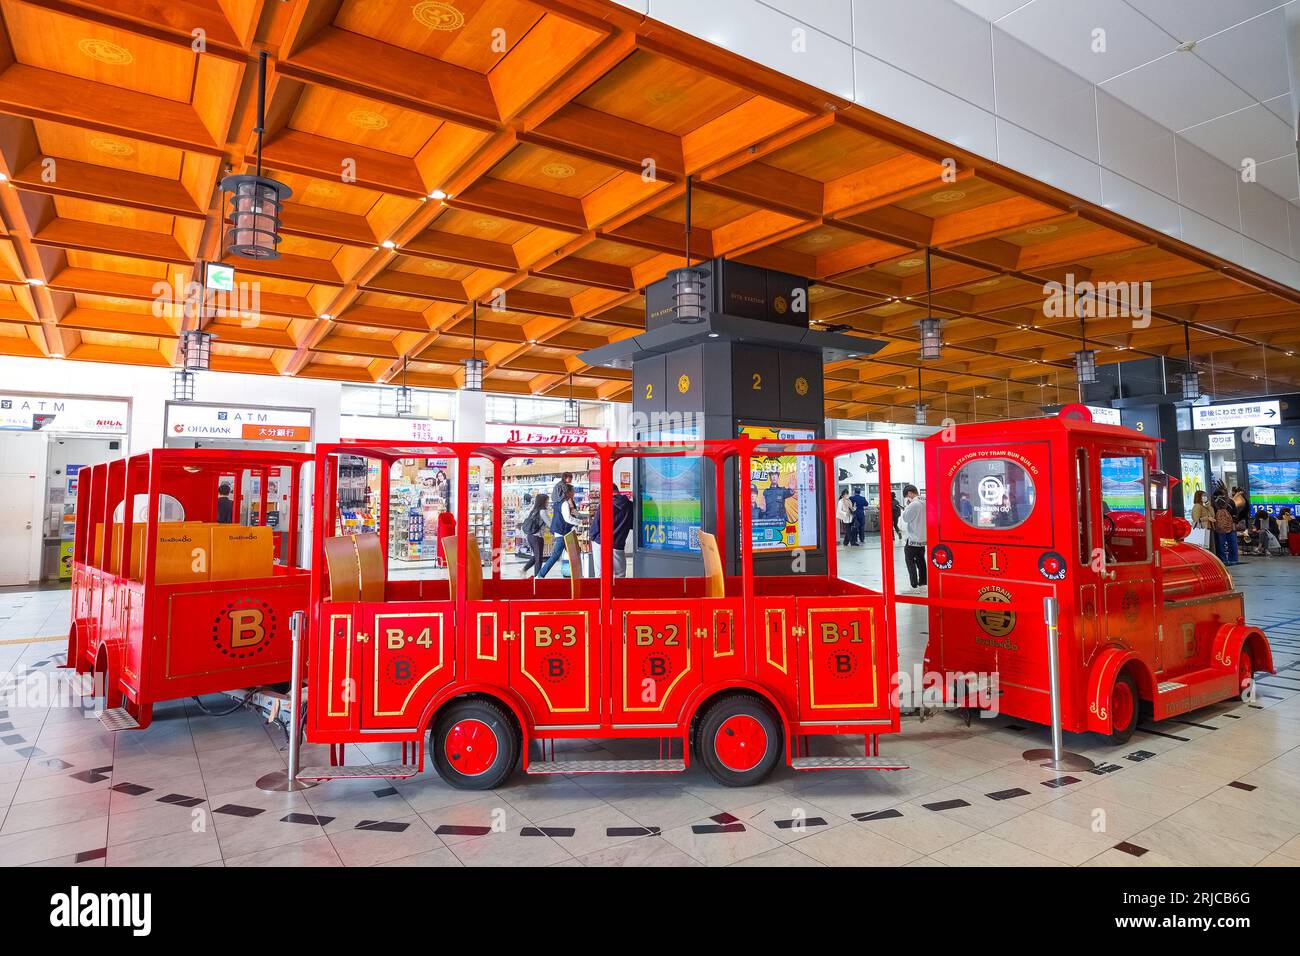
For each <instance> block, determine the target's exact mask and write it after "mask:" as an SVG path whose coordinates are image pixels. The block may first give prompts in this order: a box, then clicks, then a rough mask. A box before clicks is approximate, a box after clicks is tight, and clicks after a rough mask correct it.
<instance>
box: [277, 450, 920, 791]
mask: <svg viewBox="0 0 1300 956" xmlns="http://www.w3.org/2000/svg"><path fill="white" fill-rule="evenodd" d="M863 450H872V451H874V452H876V454H877V457H878V459H879V460H880V462H881V469H882V475H881V480H882V481H884V482H887V481H888V473H887V462H888V458H889V456H888V452H887V450H886V445H885V443H884V442H882V441H854V442H845V441H834V442H828V441H800V442H796V443H787V442H773V441H759V440H755V439H748V438H740V439H736V440H734V441H701V442H698V443H695V444H691V445H688V446H683V445H655V444H635V445H618V444H592V445H585V446H577V447H575V446H570V445H563V446H524V445H510V446H492V445H481V444H473V443H451V444H445V445H411V444H385V443H377V444H369V443H367V444H348V445H342V446H340V445H327V446H323V447H321V448H319V449H318V450H317V472H316V500H317V501H318V502H323V503H324V504H325V507H323V508H320V509H318V513H317V516H316V523H315V534H314V536H313V541H315V543H316V544H315V549H316V553H315V555H314V560H313V562H312V567H313V575H312V603H311V623H310V642H309V651H308V653H309V656H310V659H311V661H312V666H311V668H310V672H309V676H308V707H307V710H308V716H307V719H308V724H307V737H308V740H310V741H312V742H315V743H328V744H331V745H334V746H332V748H331V751H332V756H333V758H334V760H333V765H332V766H330V767H321V768H314V769H308V770H304V771H303V774H302V776H303V777H317V778H329V777H342V776H395V777H396V776H411V775H413V774H415V773H416V772H418V771H419V770H420V769H421V767H422V765H423V760H424V740H425V737H426V735H427V736H428V738H429V748H430V752H431V755H432V760H433V764H434V766H435V767H436V769H437V771H438V773H439V774H440V775H441V776H442V777H443V778H444V779H445V780H446V781H447V782H448V783H450V784H452V785H453V786H456V787H461V788H467V789H489V788H491V787H495V786H497V785H498V784H500V783H501V782H502V781H504V780H505V779H506V777H507V776H508V775H509V774H510V773H511V772H512V771H513V770H514V767H515V766H516V764H517V763H518V762H519V759H520V757H521V755H522V761H523V769H524V771H525V772H526V773H530V774H555V773H564V774H567V773H590V772H646V773H670V772H674V771H682V770H685V769H686V767H687V766H688V765H689V763H690V760H691V759H692V755H693V754H694V755H696V756H698V758H699V759H700V760H701V762H702V763H703V764H704V765H705V766H706V767H707V768H708V770H709V771H710V773H711V774H712V775H713V776H714V777H716V778H717V779H718V780H720V781H722V782H723V783H725V784H730V785H736V786H741V785H747V784H752V783H756V782H758V781H759V780H761V779H763V777H765V776H766V775H767V774H768V773H769V772H770V771H771V770H772V768H773V766H774V765H775V764H776V762H777V761H778V760H779V759H782V757H784V759H785V760H786V762H787V763H788V764H789V765H790V766H792V767H794V768H795V769H799V770H813V769H823V768H835V767H845V768H847V767H858V768H873V769H900V768H902V767H903V766H904V764H902V763H900V762H898V761H896V760H891V759H888V758H883V757H880V756H879V753H878V745H877V741H878V737H879V735H881V734H888V733H894V732H897V731H898V729H899V713H898V707H897V704H896V701H895V700H894V699H893V697H892V695H891V680H892V677H893V674H894V671H895V669H896V665H895V660H896V652H895V633H894V616H893V605H892V601H891V600H890V595H891V587H890V585H889V583H888V582H890V581H892V571H891V567H892V555H891V553H890V551H889V550H885V551H884V553H883V556H882V560H883V565H884V568H885V575H884V580H885V582H886V584H885V588H884V591H883V592H882V591H873V590H871V589H868V588H865V587H862V586H860V585H857V584H854V583H851V582H849V581H846V580H844V579H843V578H842V577H840V576H839V575H838V573H837V571H836V564H835V549H834V548H833V547H831V548H828V549H827V552H828V558H829V567H828V571H827V573H825V574H817V575H801V574H789V575H780V576H760V577H756V576H755V575H754V574H753V573H752V570H751V568H752V560H751V559H752V552H753V550H754V542H753V540H752V539H753V531H754V530H755V529H754V527H753V523H754V519H753V517H752V515H751V508H750V507H746V506H744V505H743V502H744V501H745V497H744V495H743V494H742V495H740V496H739V498H740V501H741V502H742V506H741V507H740V508H739V535H738V537H736V538H733V539H727V538H725V537H722V536H720V537H718V538H716V539H715V538H714V537H713V536H712V535H709V534H699V535H698V542H699V544H698V553H699V555H700V556H701V557H702V559H703V567H704V576H702V577H675V578H648V577H630V578H615V577H613V576H612V575H611V573H610V569H611V568H612V561H611V557H612V555H611V547H610V544H609V542H610V541H611V539H612V529H613V525H612V520H613V519H612V508H610V507H602V508H601V509H600V536H599V537H600V541H601V542H602V543H603V553H602V554H601V555H600V557H601V560H600V567H601V568H602V569H605V573H604V574H603V575H601V576H600V577H599V578H594V577H592V578H584V577H583V575H582V560H581V556H580V555H579V553H578V549H577V543H576V539H575V538H574V537H572V536H571V535H570V536H566V539H565V541H566V545H565V546H566V547H567V548H568V549H569V557H570V561H569V567H570V568H571V575H570V578H569V580H563V579H553V580H547V579H542V580H534V579H532V578H526V579H508V578H505V577H503V576H502V575H501V574H500V568H499V562H497V561H492V562H490V568H491V571H490V575H489V576H487V577H485V576H484V575H483V573H482V572H483V564H482V562H481V559H480V556H479V549H478V545H477V542H476V539H475V537H474V536H473V534H472V533H471V532H469V531H468V530H467V521H466V518H467V502H468V501H469V499H470V493H469V492H470V486H469V473H470V467H469V466H470V464H471V462H472V461H473V462H476V463H479V464H480V473H485V472H491V473H492V474H493V476H494V479H495V484H494V487H495V488H496V489H498V491H499V489H500V488H501V476H502V467H503V465H504V463H505V462H507V461H508V460H510V459H512V458H530V459H536V458H544V457H547V456H553V457H573V456H581V457H586V458H589V459H594V460H595V461H596V462H597V469H596V471H595V472H593V474H596V475H598V477H599V484H598V487H599V488H601V489H613V488H614V487H615V485H614V480H613V468H614V465H615V462H618V461H622V460H626V459H633V460H641V461H643V462H644V461H647V460H650V459H656V458H664V457H681V458H688V459H691V460H692V461H694V462H698V463H699V465H700V475H701V476H702V477H703V481H704V482H705V484H706V486H707V487H711V489H712V491H713V495H712V498H713V500H714V501H715V502H716V503H717V515H716V525H715V527H718V528H732V529H734V528H735V525H734V524H732V523H730V522H728V521H727V520H726V518H725V513H726V512H725V502H726V501H727V500H728V499H729V498H730V499H731V500H732V501H735V500H736V499H737V494H736V492H737V487H736V486H737V485H738V484H739V483H738V481H737V478H736V475H737V474H741V475H747V474H750V473H751V471H750V469H751V464H752V462H753V460H755V459H766V460H772V459H775V458H779V457H780V456H812V457H813V458H814V459H815V462H816V467H817V469H818V471H817V472H816V474H817V476H818V477H817V481H818V482H819V483H821V484H822V486H823V488H834V487H835V477H836V472H835V456H836V455H837V454H840V455H842V454H848V453H851V452H855V451H863ZM341 455H346V456H359V457H362V458H366V459H370V460H377V461H378V462H379V463H380V469H379V472H380V475H381V481H382V482H383V483H384V484H383V487H382V488H381V490H380V500H382V501H387V500H388V487H387V482H388V476H389V474H390V470H391V468H392V467H393V466H394V464H396V463H398V462H400V461H402V460H409V459H414V458H436V459H442V460H445V461H446V462H448V463H449V465H450V468H451V470H452V471H454V474H455V476H456V486H455V487H456V490H455V493H454V502H455V507H454V511H455V514H456V518H457V521H456V533H455V535H454V537H449V538H446V539H444V540H443V544H444V546H446V551H447V555H448V563H449V571H450V580H447V579H441V580H435V579H421V580H394V579H392V578H391V577H390V576H389V574H388V569H387V554H388V548H387V528H386V524H387V523H386V522H381V524H380V528H381V531H380V533H378V534H371V535H365V534H363V535H355V536H346V537H332V538H331V537H327V535H328V534H330V533H332V532H333V531H334V529H335V527H336V526H335V515H334V509H333V507H332V505H331V503H332V502H333V501H334V500H335V482H336V480H337V478H336V476H337V474H338V458H339V456H341ZM704 463H707V464H708V466H709V468H708V472H711V478H710V477H707V472H706V471H705V469H704V467H703V466H704ZM737 468H738V469H739V472H737V470H736V469H737ZM726 476H730V477H729V478H728V477H726ZM710 483H711V484H710ZM642 494H643V500H642V502H641V504H644V489H643V492H642ZM501 499H502V495H501V494H500V493H497V494H495V495H493V517H494V520H493V523H492V529H493V532H492V533H493V540H492V546H493V551H494V552H496V553H499V551H500V546H501V527H502V524H501ZM697 500H698V499H697ZM822 500H823V503H824V504H827V505H828V507H827V508H825V509H822V510H823V511H824V520H825V522H826V523H825V525H824V527H825V528H834V527H835V524H834V521H835V515H834V496H833V495H825V494H824V493H823V498H822ZM817 510H818V508H817V507H814V508H813V514H814V515H816V513H817ZM819 520H821V519H819ZM696 521H697V522H698V517H697V518H696ZM692 530H696V529H692ZM692 537H694V535H693V536H692ZM737 545H738V546H739V548H740V554H741V561H740V567H741V568H743V569H744V571H743V573H742V574H741V575H740V576H738V577H735V576H733V577H728V576H726V575H725V574H724V572H723V568H724V566H725V562H724V560H723V553H724V549H727V548H731V547H735V546H737ZM597 547H602V545H597ZM828 734H860V735H862V737H863V740H864V744H863V748H862V752H861V755H857V756H853V755H847V756H846V755H818V754H816V753H814V752H813V751H814V749H816V748H814V746H813V744H814V743H815V742H816V741H817V740H818V738H824V736H825V735H828ZM565 738H605V739H629V738H635V739H641V740H644V741H647V745H648V746H649V747H650V748H651V750H652V753H651V757H652V759H643V760H591V761H577V760H569V759H556V758H555V752H554V748H555V741H556V740H561V739H565ZM359 741H367V742H370V741H400V742H402V744H403V751H404V753H406V752H407V746H406V745H408V744H409V745H411V748H410V752H411V753H412V754H413V755H414V761H415V762H410V763H408V762H405V761H404V763H403V765H398V766H387V767H368V766H356V767H351V766H343V765H342V763H343V760H342V757H343V745H345V744H348V743H355V742H359ZM656 743H657V745H658V749H657V755H655V754H656V752H655V751H654V749H653V748H654V745H655V744H656Z"/></svg>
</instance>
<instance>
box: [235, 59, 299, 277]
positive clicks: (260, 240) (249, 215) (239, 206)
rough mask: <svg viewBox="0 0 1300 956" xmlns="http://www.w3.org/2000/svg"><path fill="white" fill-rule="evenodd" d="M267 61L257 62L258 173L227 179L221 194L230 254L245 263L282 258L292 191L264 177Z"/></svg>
mask: <svg viewBox="0 0 1300 956" xmlns="http://www.w3.org/2000/svg"><path fill="white" fill-rule="evenodd" d="M266 58H267V53H266V51H265V50H263V51H262V52H261V53H260V54H259V55H258V58H257V71H258V72H257V128H256V129H255V130H254V132H255V133H257V172H256V173H255V174H253V175H248V174H246V173H245V174H241V175H238V176H227V177H225V178H224V179H222V180H221V192H222V193H223V194H225V193H229V194H230V208H229V210H228V213H227V215H228V218H227V220H226V221H227V222H228V223H229V225H230V231H229V232H228V233H227V234H226V251H227V252H229V253H230V254H231V255H235V256H243V257H244V258H245V259H277V258H279V256H280V250H279V248H278V246H279V245H280V212H281V207H282V206H283V205H284V201H285V200H286V199H288V198H289V196H290V195H291V194H292V192H293V191H292V190H291V189H290V188H289V187H288V186H286V185H285V184H284V183H281V182H277V181H276V180H274V179H271V178H269V177H267V176H263V175H262V134H263V133H264V132H265V131H266Z"/></svg>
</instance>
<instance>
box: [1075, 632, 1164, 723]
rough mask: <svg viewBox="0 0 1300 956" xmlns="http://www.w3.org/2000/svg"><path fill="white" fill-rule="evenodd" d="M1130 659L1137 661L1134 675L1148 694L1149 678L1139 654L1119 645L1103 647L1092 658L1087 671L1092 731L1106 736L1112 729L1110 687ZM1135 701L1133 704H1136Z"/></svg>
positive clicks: (1142, 692) (1089, 718) (1141, 688)
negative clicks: (1094, 657)
mask: <svg viewBox="0 0 1300 956" xmlns="http://www.w3.org/2000/svg"><path fill="white" fill-rule="evenodd" d="M1130 661H1138V662H1139V663H1138V666H1137V667H1136V668H1134V670H1135V671H1136V673H1135V675H1134V677H1135V679H1136V681H1137V686H1138V691H1139V693H1141V694H1144V695H1147V694H1150V686H1151V678H1150V675H1149V674H1148V673H1147V672H1146V668H1145V667H1144V666H1143V665H1142V664H1141V661H1140V659H1139V658H1138V655H1137V654H1135V653H1134V652H1133V651H1128V650H1125V649H1124V648H1122V647H1110V648H1107V649H1106V650H1104V651H1102V652H1101V654H1099V655H1098V657H1097V659H1096V660H1095V661H1093V664H1092V669H1091V671H1090V672H1089V674H1088V729H1089V730H1091V731H1093V732H1094V733H1098V734H1104V735H1106V736H1109V735H1110V733H1111V732H1112V731H1113V730H1114V716H1115V715H1114V714H1112V713H1111V712H1110V698H1111V688H1113V687H1114V686H1115V679H1116V678H1117V677H1119V675H1120V672H1121V671H1123V670H1124V668H1125V667H1126V666H1127V665H1128V664H1129V662H1130ZM1136 703H1137V702H1136V701H1135V702H1134V704H1135V705H1136Z"/></svg>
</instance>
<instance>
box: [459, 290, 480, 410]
mask: <svg viewBox="0 0 1300 956" xmlns="http://www.w3.org/2000/svg"><path fill="white" fill-rule="evenodd" d="M470 335H471V343H472V344H471V346H470V357H469V358H467V359H465V361H464V365H465V384H464V385H462V386H461V388H462V389H464V390H465V391H467V392H481V391H483V360H482V359H481V358H479V357H478V303H477V302H475V303H474V312H473V318H472V319H471V321H470Z"/></svg>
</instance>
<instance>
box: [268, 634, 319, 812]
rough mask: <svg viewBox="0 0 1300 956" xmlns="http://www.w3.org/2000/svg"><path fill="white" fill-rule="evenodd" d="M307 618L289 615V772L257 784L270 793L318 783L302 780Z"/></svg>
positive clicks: (301, 788)
mask: <svg viewBox="0 0 1300 956" xmlns="http://www.w3.org/2000/svg"><path fill="white" fill-rule="evenodd" d="M306 621H307V615H306V614H304V613H303V612H302V611H294V612H293V614H291V615H289V638H290V641H291V645H292V656H291V657H290V661H289V769H288V770H287V771H285V770H274V771H272V772H271V773H268V774H266V775H265V776H263V777H261V778H260V779H259V780H258V781H257V789H259V790H262V791H264V792H266V793H292V792H294V791H296V790H310V789H311V788H312V787H314V786H316V781H314V780H299V779H298V727H299V721H300V720H301V719H302V632H303V627H304V625H305V624H306Z"/></svg>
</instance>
